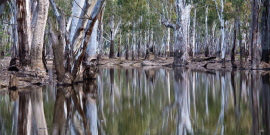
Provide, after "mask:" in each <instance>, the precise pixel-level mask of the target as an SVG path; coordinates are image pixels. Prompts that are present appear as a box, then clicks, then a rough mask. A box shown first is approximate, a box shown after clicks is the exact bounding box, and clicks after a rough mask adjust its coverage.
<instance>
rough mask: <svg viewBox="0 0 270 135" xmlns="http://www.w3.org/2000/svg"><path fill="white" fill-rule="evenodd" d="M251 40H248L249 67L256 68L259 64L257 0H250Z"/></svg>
mask: <svg viewBox="0 0 270 135" xmlns="http://www.w3.org/2000/svg"><path fill="white" fill-rule="evenodd" d="M251 24H252V25H251V41H250V51H251V68H256V67H258V66H259V61H260V59H259V44H258V38H259V30H258V24H259V1H258V0H252V23H251Z"/></svg>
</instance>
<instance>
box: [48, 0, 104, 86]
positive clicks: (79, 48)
mask: <svg viewBox="0 0 270 135" xmlns="http://www.w3.org/2000/svg"><path fill="white" fill-rule="evenodd" d="M104 1H105V0H97V1H94V0H91V1H88V0H80V1H74V2H73V6H72V13H71V15H72V17H71V18H70V19H69V21H68V23H67V26H66V23H65V17H64V16H63V15H62V14H61V13H60V12H59V11H58V9H57V6H56V4H55V2H54V1H53V0H50V2H51V5H52V7H53V12H54V14H55V16H56V18H57V22H58V25H59V26H60V27H59V29H58V30H57V29H56V28H54V27H53V25H50V26H51V30H50V33H51V34H50V35H51V39H52V43H53V45H54V46H55V47H56V48H61V49H57V50H56V49H55V50H54V55H55V56H57V57H56V58H55V61H56V66H58V67H59V68H57V69H56V70H57V77H58V81H60V82H65V81H68V80H67V79H69V81H68V82H70V80H71V81H73V79H74V78H76V77H77V75H78V74H79V73H80V72H79V71H80V65H81V64H82V62H83V65H84V66H85V68H86V69H89V68H90V69H91V70H92V71H91V72H92V73H91V74H90V76H91V77H93V78H94V75H95V71H96V58H91V57H95V55H96V54H97V51H96V49H97V45H96V36H97V34H96V29H97V28H98V27H97V24H96V22H97V20H98V18H100V17H99V16H100V13H101V10H102V8H103V5H104ZM65 26H66V27H65ZM68 33H69V35H68V36H67V37H68V38H65V36H66V34H68ZM93 33H94V34H93ZM93 36H94V37H93ZM58 37H60V38H58ZM64 45H65V46H64ZM93 46H94V47H93ZM87 47H90V49H87ZM64 48H66V49H64ZM91 48H92V49H93V48H94V50H92V49H91ZM86 50H89V51H93V52H89V53H86ZM63 52H65V54H67V55H71V56H69V57H70V58H71V60H70V61H66V62H67V63H68V64H66V65H64V63H63V58H64V55H63ZM86 54H87V55H86ZM85 55H86V56H87V57H89V59H88V58H86V59H85ZM83 60H84V61H83ZM89 60H90V61H89ZM69 62H70V65H71V69H68V68H66V69H67V70H65V68H64V67H68V66H67V65H69ZM87 71H88V70H87ZM69 73H71V75H72V76H70V75H69ZM72 77H73V79H72ZM66 83H67V82H66Z"/></svg>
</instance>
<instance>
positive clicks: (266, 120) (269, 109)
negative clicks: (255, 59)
mask: <svg viewBox="0 0 270 135" xmlns="http://www.w3.org/2000/svg"><path fill="white" fill-rule="evenodd" d="M269 78H270V75H269V73H264V74H262V89H261V96H262V100H261V101H262V103H261V106H262V121H263V128H264V134H265V135H267V134H270V91H269V90H270V81H269Z"/></svg>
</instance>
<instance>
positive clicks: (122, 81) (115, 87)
mask: <svg viewBox="0 0 270 135" xmlns="http://www.w3.org/2000/svg"><path fill="white" fill-rule="evenodd" d="M269 77H270V75H269V72H266V71H264V72H263V71H244V70H242V71H208V72H199V71H192V70H189V69H181V68H174V69H170V68H163V69H160V68H153V67H151V68H149V67H148V68H140V69H120V68H118V69H100V72H99V75H98V76H97V79H96V80H85V81H83V82H81V83H79V84H76V85H74V86H69V87H62V86H56V85H55V84H51V85H46V86H43V87H38V86H36V87H29V88H27V89H25V90H19V91H9V92H8V93H5V92H1V93H4V94H2V95H0V134H1V135H2V134H3V135H4V134H11V135H13V134H15V135H16V134H20V135H21V134H22V135H26V134H39V135H46V134H53V135H73V134H76V135H77V134H78V135H84V134H87V135H88V134H92V135H98V134H101V135H106V134H110V135H126V134H136V135H140V134H177V135H182V134H200V135H201V134H254V135H257V134H264V135H267V134H270V124H269V121H270V91H269V90H270V79H269Z"/></svg>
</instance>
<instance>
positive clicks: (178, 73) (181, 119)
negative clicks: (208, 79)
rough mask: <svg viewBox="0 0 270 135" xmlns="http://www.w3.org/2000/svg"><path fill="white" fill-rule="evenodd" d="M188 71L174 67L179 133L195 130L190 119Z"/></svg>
mask: <svg viewBox="0 0 270 135" xmlns="http://www.w3.org/2000/svg"><path fill="white" fill-rule="evenodd" d="M188 87H189V78H188V73H187V72H186V71H184V70H183V69H181V68H174V94H175V102H176V103H177V108H178V109H177V110H178V112H177V114H178V115H177V129H176V134H177V135H184V134H187V133H191V132H193V131H192V130H193V129H192V125H191V120H190V104H189V100H190V95H189V89H188Z"/></svg>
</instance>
